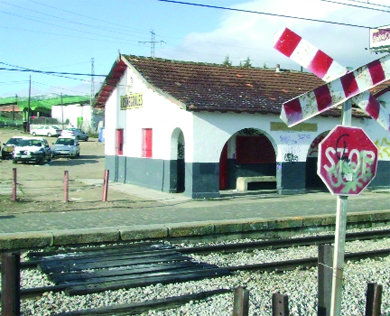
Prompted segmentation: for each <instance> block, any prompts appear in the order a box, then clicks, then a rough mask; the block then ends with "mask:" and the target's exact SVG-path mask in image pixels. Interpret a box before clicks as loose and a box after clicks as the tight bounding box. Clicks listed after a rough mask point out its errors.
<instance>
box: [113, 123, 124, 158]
mask: <svg viewBox="0 0 390 316" xmlns="http://www.w3.org/2000/svg"><path fill="white" fill-rule="evenodd" d="M115 135H116V136H115V151H116V154H117V155H118V156H122V155H123V128H118V129H117V130H116V131H115Z"/></svg>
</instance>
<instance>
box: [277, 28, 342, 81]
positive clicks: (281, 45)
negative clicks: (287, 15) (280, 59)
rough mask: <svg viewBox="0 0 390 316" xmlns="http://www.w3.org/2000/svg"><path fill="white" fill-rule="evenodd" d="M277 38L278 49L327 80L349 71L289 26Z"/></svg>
mask: <svg viewBox="0 0 390 316" xmlns="http://www.w3.org/2000/svg"><path fill="white" fill-rule="evenodd" d="M275 38H276V41H275V45H274V48H275V49H276V50H278V51H279V52H281V53H282V54H283V55H285V56H287V57H289V58H290V59H292V60H293V61H295V62H296V63H297V64H298V65H301V66H302V67H304V68H306V69H307V70H309V71H310V72H312V73H313V74H315V75H316V76H317V77H319V78H321V79H322V80H324V81H326V82H329V81H332V80H334V79H336V78H339V77H341V76H342V75H344V74H345V73H347V72H348V70H347V68H345V67H343V66H341V65H340V64H338V63H337V62H336V61H335V60H334V59H333V58H332V57H330V56H329V55H327V54H325V53H324V52H323V51H322V50H320V49H318V48H316V47H314V46H313V45H312V44H310V43H309V42H308V41H306V40H304V39H303V38H302V37H300V36H299V35H298V34H297V33H295V32H293V31H291V30H290V29H288V28H286V29H285V30H284V31H283V32H282V33H279V34H277V35H276V36H275Z"/></svg>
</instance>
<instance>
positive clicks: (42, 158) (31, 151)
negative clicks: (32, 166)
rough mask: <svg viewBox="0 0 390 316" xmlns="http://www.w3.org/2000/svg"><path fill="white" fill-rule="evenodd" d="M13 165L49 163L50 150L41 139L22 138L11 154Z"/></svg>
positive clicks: (46, 143) (45, 141)
mask: <svg viewBox="0 0 390 316" xmlns="http://www.w3.org/2000/svg"><path fill="white" fill-rule="evenodd" d="M12 161H13V163H17V162H18V161H20V162H34V163H37V164H41V165H42V164H44V163H45V162H49V161H51V149H50V146H49V144H48V142H47V140H46V139H44V138H43V137H23V138H22V140H21V141H20V142H19V143H18V144H17V145H16V146H15V147H14V152H13V154H12Z"/></svg>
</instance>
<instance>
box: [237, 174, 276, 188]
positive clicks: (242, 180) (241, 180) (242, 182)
mask: <svg viewBox="0 0 390 316" xmlns="http://www.w3.org/2000/svg"><path fill="white" fill-rule="evenodd" d="M253 182H276V177H275V176H258V177H238V178H237V182H236V188H237V191H240V192H245V191H248V183H253Z"/></svg>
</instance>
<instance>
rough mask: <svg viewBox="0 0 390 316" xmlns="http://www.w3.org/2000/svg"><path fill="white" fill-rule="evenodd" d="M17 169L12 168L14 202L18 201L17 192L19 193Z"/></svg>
mask: <svg viewBox="0 0 390 316" xmlns="http://www.w3.org/2000/svg"><path fill="white" fill-rule="evenodd" d="M16 175H17V172H16V168H12V201H16V191H17V181H16V180H17V179H16Z"/></svg>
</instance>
